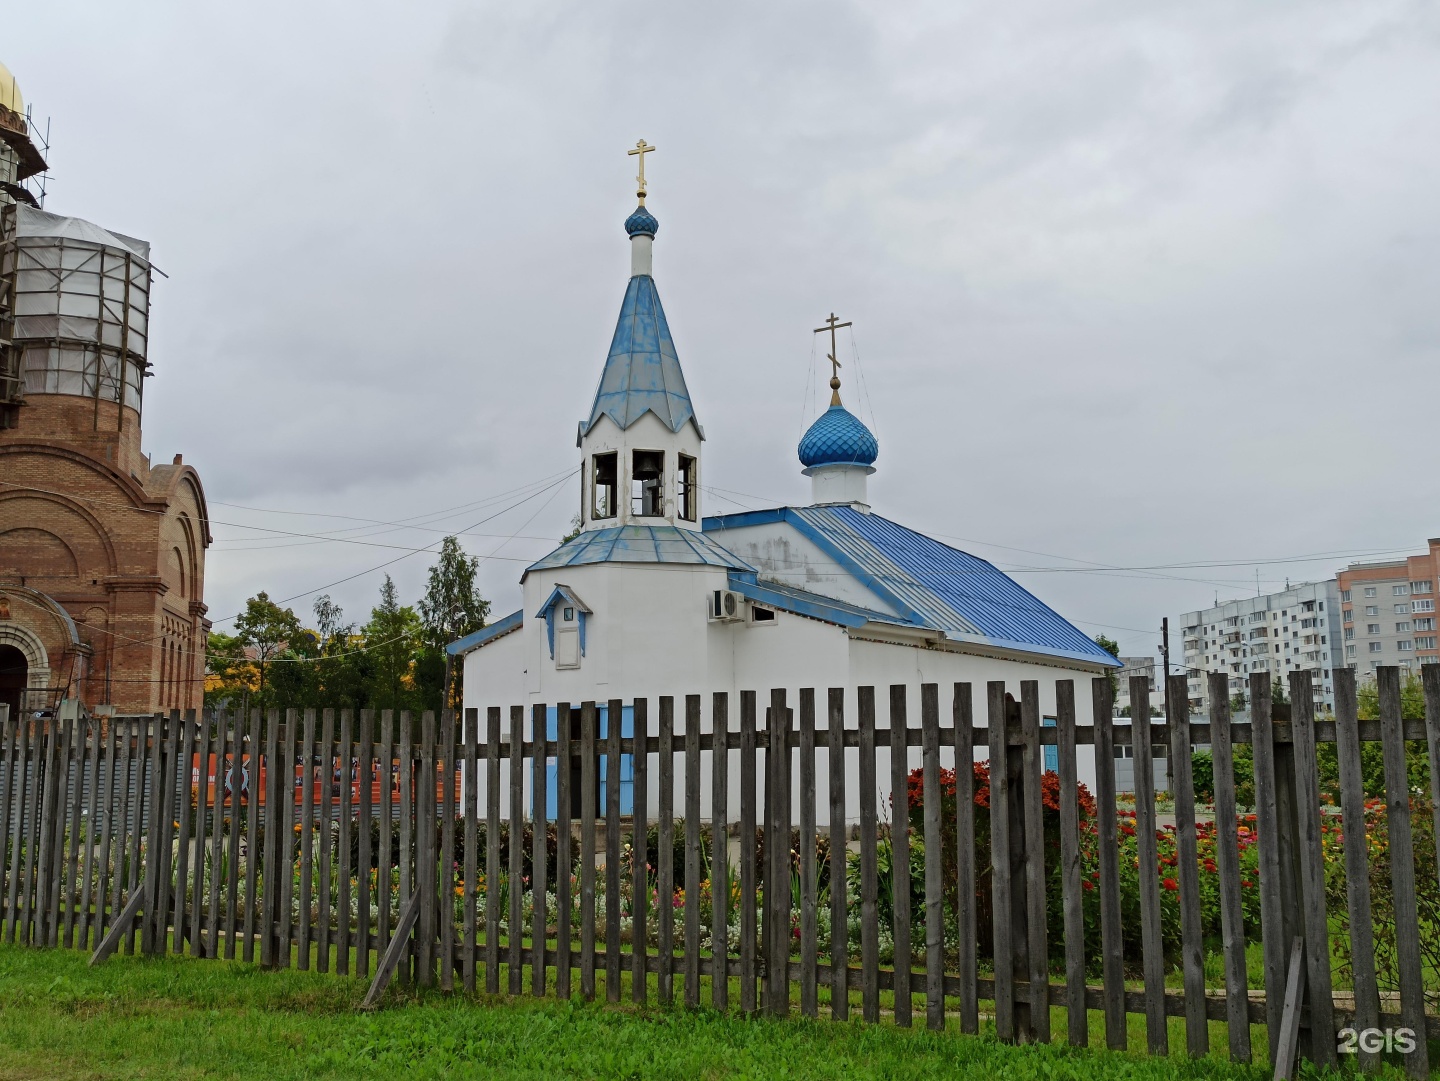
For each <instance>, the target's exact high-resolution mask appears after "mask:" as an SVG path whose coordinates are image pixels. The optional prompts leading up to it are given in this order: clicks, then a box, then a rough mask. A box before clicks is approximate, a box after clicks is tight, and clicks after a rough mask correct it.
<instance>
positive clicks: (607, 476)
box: [590, 451, 619, 518]
mask: <svg viewBox="0 0 1440 1081" xmlns="http://www.w3.org/2000/svg"><path fill="white" fill-rule="evenodd" d="M618 460H619V455H617V454H616V453H615V452H614V451H611V452H610V453H609V454H597V455H595V464H594V484H593V489H594V497H593V500H592V502H591V506H590V516H591V517H592V518H614V517H615V513H616V511H615V496H616V488H617V487H618V479H619V478H618V477H617V476H616V474H617V473H618V471H619V470H618Z"/></svg>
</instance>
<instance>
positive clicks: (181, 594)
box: [0, 69, 210, 712]
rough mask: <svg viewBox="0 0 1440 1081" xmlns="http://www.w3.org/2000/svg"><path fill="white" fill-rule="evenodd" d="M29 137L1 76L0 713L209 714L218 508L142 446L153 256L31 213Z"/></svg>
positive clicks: (87, 228)
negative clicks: (71, 706) (82, 709)
mask: <svg viewBox="0 0 1440 1081" xmlns="http://www.w3.org/2000/svg"><path fill="white" fill-rule="evenodd" d="M27 129H28V125H27V123H26V120H25V117H24V114H23V103H22V102H21V100H20V96H19V91H18V88H16V87H15V85H14V81H13V79H10V78H9V76H8V73H6V72H3V69H0V145H3V148H4V149H3V151H0V702H6V703H8V704H9V705H10V706H11V707H12V708H16V707H23V708H24V709H26V710H43V709H52V708H55V707H56V706H58V705H59V703H60V701H61V700H63V699H72V700H73V699H78V700H79V701H80V702H82V703H84V704H85V705H86V706H87V707H90V708H94V707H96V706H100V705H102V704H104V705H113V706H114V707H115V709H117V710H119V711H121V712H132V711H150V710H157V709H171V708H176V709H188V708H198V707H199V706H200V705H201V704H202V699H203V693H204V655H205V643H206V639H207V635H208V632H209V627H210V624H209V622H208V621H207V620H206V619H205V612H206V607H205V600H204V596H205V550H206V548H207V547H208V546H209V544H210V532H209V525H208V513H207V511H206V507H205V492H204V489H203V487H202V486H201V483H200V477H199V475H198V474H197V473H196V472H195V470H194V469H193V468H192V467H190V466H187V465H185V464H184V463H183V462H182V460H181V458H180V456H179V455H176V456H175V459H174V461H173V462H171V463H168V464H165V465H159V466H155V465H152V464H151V462H150V459H149V457H148V456H146V455H145V454H144V453H143V452H142V450H141V438H142V437H141V427H140V422H141V412H142V404H143V391H144V380H145V377H146V376H148V375H149V374H150V363H149V361H148V360H147V359H146V345H147V341H148V329H149V328H148V321H149V315H150V301H149V291H150V280H151V267H150V259H149V254H150V249H149V245H148V244H147V243H145V242H144V241H139V240H136V239H134V238H132V237H127V236H124V235H122V234H120V233H115V232H111V231H108V230H105V229H102V228H100V227H99V226H96V225H94V224H92V223H90V222H86V221H83V220H81V219H78V218H69V217H63V216H61V215H58V214H52V213H47V212H45V211H43V210H41V209H39V208H38V207H36V206H34V205H29V204H32V203H33V199H32V198H31V197H30V194H29V192H28V191H27V190H26V189H25V188H24V187H23V186H22V184H21V181H23V180H24V179H25V178H26V177H27V176H28V175H31V174H33V172H34V170H35V168H36V159H38V158H39V155H38V153H37V152H36V150H35V147H34V145H33V143H31V142H30V141H29V138H28V132H27ZM27 163H28V164H27ZM43 166H44V162H43V159H40V160H39V166H38V167H39V168H43ZM27 168H28V169H29V170H30V171H29V172H28V173H27V172H26V170H27Z"/></svg>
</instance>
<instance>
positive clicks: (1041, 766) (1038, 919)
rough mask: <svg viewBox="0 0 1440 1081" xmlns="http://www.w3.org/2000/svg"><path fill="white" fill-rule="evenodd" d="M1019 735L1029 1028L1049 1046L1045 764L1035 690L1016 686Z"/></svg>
mask: <svg viewBox="0 0 1440 1081" xmlns="http://www.w3.org/2000/svg"><path fill="white" fill-rule="evenodd" d="M1020 731H1021V735H1022V736H1023V738H1024V741H1025V749H1024V752H1023V755H1024V759H1023V760H1024V763H1025V783H1024V786H1023V788H1022V789H1021V792H1022V800H1023V804H1024V821H1025V927H1026V931H1027V934H1026V938H1027V939H1028V951H1029V952H1028V960H1029V962H1030V987H1029V990H1030V1028H1031V1031H1032V1032H1033V1033H1034V1037H1035V1039H1036V1040H1038V1041H1039V1042H1040V1043H1049V1042H1050V1001H1049V980H1050V934H1049V928H1048V927H1047V926H1046V915H1045V804H1044V795H1043V793H1042V792H1041V791H1040V777H1041V775H1042V774H1043V773H1044V770H1045V760H1044V759H1043V758H1042V757H1041V753H1040V684H1039V682H1038V681H1037V680H1033V679H1027V680H1022V681H1021V683H1020Z"/></svg>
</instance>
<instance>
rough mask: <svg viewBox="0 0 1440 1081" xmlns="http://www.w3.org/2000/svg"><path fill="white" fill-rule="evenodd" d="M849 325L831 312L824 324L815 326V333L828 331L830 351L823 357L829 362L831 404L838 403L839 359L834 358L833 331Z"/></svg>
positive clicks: (835, 351) (835, 350)
mask: <svg viewBox="0 0 1440 1081" xmlns="http://www.w3.org/2000/svg"><path fill="white" fill-rule="evenodd" d="M850 325H851V324H850V323H841V322H839V321H838V320H837V319H836V317H835V313H834V312H831V313H830V317H829V318H828V319H826V320H825V325H824V326H823V327H816V328H815V333H816V334H824V333H825V332H826V331H827V330H828V331H829V332H830V352H829V354H827V355H826V357H825V359H826V360H828V361H829V362H830V404H831V405H839V404H840V361H838V360H837V359H836V358H835V354H836V353H837V352H839V350H837V349H836V348H835V332H836V331H837V330H839V329H840V328H841V327H848V326H850Z"/></svg>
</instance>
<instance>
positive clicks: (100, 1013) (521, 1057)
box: [0, 946, 1266, 1081]
mask: <svg viewBox="0 0 1440 1081" xmlns="http://www.w3.org/2000/svg"><path fill="white" fill-rule="evenodd" d="M364 990H365V988H364V986H363V984H361V983H360V982H359V981H357V980H354V979H343V978H336V977H335V976H333V975H319V974H316V973H302V972H296V971H293V970H292V971H286V972H278V973H276V972H264V971H261V970H260V969H258V968H257V967H255V966H253V965H246V964H242V963H235V962H230V963H227V962H215V961H195V960H191V959H188V958H166V959H161V960H148V959H141V958H136V957H115V958H112V959H111V960H110V961H108V962H106V964H104V965H103V966H101V967H100V968H96V969H91V968H89V967H88V965H87V958H86V957H85V956H83V955H81V954H79V953H74V952H68V951H63V950H50V951H38V950H30V949H23V948H19V947H14V946H0V1078H107V1079H108V1078H138V1077H145V1078H199V1077H233V1078H263V1079H265V1081H282V1079H285V1078H301V1077H305V1078H310V1077H387V1078H388V1077H401V1076H403V1077H407V1078H425V1077H445V1078H470V1077H475V1078H481V1077H483V1078H520V1077H525V1078H546V1079H549V1078H568V1077H574V1078H592V1077H593V1078H625V1079H628V1078H676V1079H683V1081H700V1079H709V1078H732V1077H734V1078H770V1077H775V1078H808V1077H815V1078H837V1079H838V1078H845V1079H847V1081H848V1079H857V1081H863V1079H868V1078H876V1079H880V1078H885V1079H891V1078H900V1079H903V1078H915V1079H924V1081H936V1079H939V1078H969V1077H974V1078H986V1079H987V1081H988V1079H998V1078H1016V1079H1022V1078H1137V1079H1139V1078H1156V1079H1161V1078H1244V1079H1247V1081H1259V1079H1260V1078H1262V1077H1265V1076H1266V1071H1265V1070H1263V1069H1261V1068H1258V1067H1257V1068H1245V1067H1237V1066H1232V1065H1230V1064H1228V1063H1226V1062H1224V1061H1222V1060H1220V1059H1216V1058H1212V1059H1206V1060H1202V1061H1198V1062H1191V1061H1188V1060H1186V1059H1183V1058H1181V1057H1178V1056H1177V1057H1172V1058H1170V1059H1165V1060H1155V1059H1150V1058H1148V1057H1145V1056H1142V1055H1133V1054H1121V1053H1107V1052H1103V1051H1092V1050H1083V1051H1072V1050H1070V1049H1068V1048H1066V1047H1064V1046H1062V1045H1060V1044H1058V1043H1057V1044H1055V1045H1053V1046H1050V1047H1041V1048H1036V1047H1030V1048H1020V1047H1010V1046H1006V1045H1003V1044H999V1043H996V1042H995V1041H994V1040H993V1039H991V1038H988V1037H985V1036H980V1037H965V1036H960V1035H959V1034H958V1033H956V1032H953V1031H952V1032H948V1033H943V1034H932V1033H928V1032H926V1031H925V1030H924V1029H923V1028H917V1029H915V1030H912V1031H905V1030H902V1029H898V1028H895V1027H894V1026H893V1025H890V1024H881V1025H874V1026H867V1025H863V1024H860V1023H858V1022H852V1023H849V1024H834V1023H831V1022H827V1021H819V1022H812V1021H804V1020H792V1021H784V1022H778V1021H769V1020H764V1019H745V1018H742V1017H739V1016H735V1015H730V1016H721V1015H719V1014H716V1013H714V1012H711V1011H699V1012H685V1011H681V1010H673V1011H671V1010H661V1009H658V1008H657V1009H649V1010H644V1011H636V1010H633V1009H626V1008H618V1007H606V1006H604V1005H584V1004H580V1003H578V1002H556V1001H553V1000H547V1001H536V1000H533V999H525V998H521V999H518V1000H513V1001H512V1000H509V999H487V998H484V997H482V998H480V999H467V998H465V997H463V996H444V995H441V994H439V993H434V994H427V995H425V996H423V997H421V996H414V995H407V994H405V993H403V992H397V991H395V990H392V991H391V992H390V994H389V996H388V997H387V1002H388V1005H387V1007H386V1008H385V1009H384V1010H382V1011H380V1012H379V1013H375V1014H360V1013H357V1012H356V1009H355V1007H356V1005H357V1004H358V1002H359V1001H360V998H361V996H362V995H363V994H364ZM922 1019H923V1014H922ZM1181 1046H1183V1041H1182V1043H1181Z"/></svg>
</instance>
